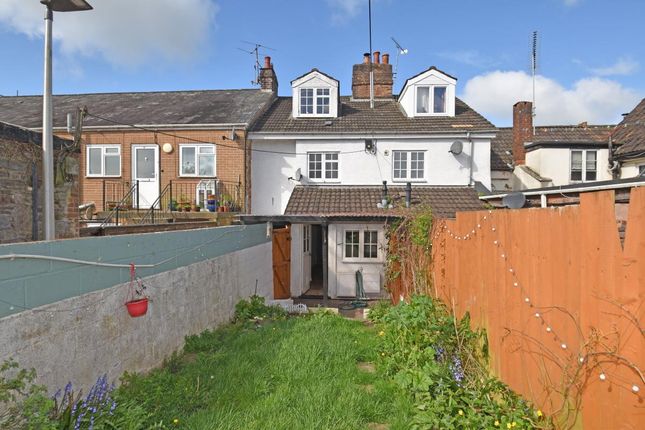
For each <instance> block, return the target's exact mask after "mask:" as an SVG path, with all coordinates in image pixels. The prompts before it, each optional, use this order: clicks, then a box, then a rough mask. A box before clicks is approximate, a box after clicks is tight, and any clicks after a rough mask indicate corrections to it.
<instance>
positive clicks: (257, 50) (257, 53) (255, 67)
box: [237, 40, 276, 85]
mask: <svg viewBox="0 0 645 430" xmlns="http://www.w3.org/2000/svg"><path fill="white" fill-rule="evenodd" d="M240 42H242V43H246V44H247V45H252V46H253V49H244V48H237V49H239V50H240V51H242V52H246V53H247V54H251V55H255V64H254V65H253V70H254V72H255V79H253V80H252V81H251V85H260V49H264V50H269V51H276V49H274V48H270V47H268V46H265V45H262V44H261V43H256V42H247V41H246V40H241V41H240Z"/></svg>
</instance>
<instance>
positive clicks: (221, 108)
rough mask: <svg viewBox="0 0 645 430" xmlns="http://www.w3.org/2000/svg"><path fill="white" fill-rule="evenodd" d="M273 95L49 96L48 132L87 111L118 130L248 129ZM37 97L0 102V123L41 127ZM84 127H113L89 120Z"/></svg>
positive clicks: (231, 92)
mask: <svg viewBox="0 0 645 430" xmlns="http://www.w3.org/2000/svg"><path fill="white" fill-rule="evenodd" d="M272 98H273V94H272V93H270V92H265V91H262V90H258V89H247V90H204V91H164V92H139V93H98V94H68V95H55V96H54V97H53V105H54V127H65V126H66V125H67V114H68V113H75V112H76V110H77V108H78V107H82V106H87V108H88V110H89V112H90V113H91V114H95V115H98V116H101V117H105V118H108V119H110V120H112V121H115V122H117V123H122V124H139V125H144V124H145V125H153V124H154V125H170V124H177V125H191V124H248V123H250V122H251V121H252V120H253V119H254V118H255V116H256V115H257V114H258V112H259V111H260V110H261V109H262V108H263V107H264V105H265V104H266V103H268V102H270V101H271V99H272ZM42 102H43V100H42V96H18V97H0V121H6V122H9V123H12V124H18V125H20V126H23V127H27V128H40V127H42ZM84 125H85V126H105V125H108V126H113V125H114V124H112V123H110V122H106V121H102V120H99V119H96V118H93V117H91V116H88V117H86V118H85V122H84Z"/></svg>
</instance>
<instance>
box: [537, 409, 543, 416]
mask: <svg viewBox="0 0 645 430" xmlns="http://www.w3.org/2000/svg"><path fill="white" fill-rule="evenodd" d="M542 415H543V414H542V411H541V410H539V409H538V411H537V416H538V417H541V416H542Z"/></svg>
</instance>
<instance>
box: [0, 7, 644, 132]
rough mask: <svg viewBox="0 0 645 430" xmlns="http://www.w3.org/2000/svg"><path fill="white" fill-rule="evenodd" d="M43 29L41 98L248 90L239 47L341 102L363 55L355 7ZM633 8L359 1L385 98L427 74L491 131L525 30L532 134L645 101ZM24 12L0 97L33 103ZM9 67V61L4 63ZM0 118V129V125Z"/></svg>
mask: <svg viewBox="0 0 645 430" xmlns="http://www.w3.org/2000/svg"><path fill="white" fill-rule="evenodd" d="M90 2H91V3H92V4H93V5H94V7H95V10H94V11H91V12H82V13H68V14H58V15H57V16H56V17H55V23H54V33H55V51H54V56H55V62H54V92H55V93H82V92H119V91H157V90H181V89H219V88H248V87H250V81H251V79H252V78H253V69H252V66H253V58H252V56H251V55H249V54H247V53H244V52H242V51H240V50H238V49H237V48H243V49H251V48H252V46H251V45H248V44H245V43H243V42H242V41H252V42H260V43H262V44H264V45H267V46H270V47H273V48H275V49H276V50H275V51H265V52H264V54H269V55H271V56H272V57H273V62H274V65H275V68H276V71H277V73H278V79H279V81H280V94H282V95H286V94H288V91H289V82H290V81H291V80H292V79H293V78H295V77H297V76H299V75H301V74H302V73H304V72H306V71H308V70H309V69H311V68H312V67H317V68H319V69H321V70H322V71H324V72H326V73H328V74H331V75H333V76H334V77H336V78H337V79H339V80H340V82H341V92H342V93H344V94H348V93H349V92H350V91H351V66H352V64H354V63H357V62H360V61H361V57H362V53H363V52H366V51H367V50H368V33H367V0H299V1H294V0H280V1H278V0H137V1H136V3H135V2H132V1H131V0H110V1H108V0H90ZM644 16H645V1H643V0H614V1H606V0H487V1H481V0H459V1H458V0H453V1H436V0H416V1H415V0H373V46H374V49H375V50H380V51H381V52H389V53H390V54H392V55H391V58H392V60H391V61H392V62H394V61H395V48H394V44H393V42H392V41H391V40H390V37H391V36H394V37H395V38H396V39H397V40H398V41H399V42H401V44H402V45H403V46H404V47H406V48H407V49H408V50H409V53H408V54H407V55H405V56H401V57H400V61H399V69H398V76H399V79H398V81H397V85H396V87H395V91H397V92H398V91H399V90H400V85H401V84H402V83H403V81H404V80H405V78H406V77H409V76H412V75H414V74H416V73H418V72H420V71H422V70H424V69H425V68H427V67H428V66H430V65H436V66H437V67H439V68H440V69H442V70H444V71H446V72H447V73H450V74H451V75H453V76H456V77H458V79H459V81H458V90H457V93H458V95H459V96H460V97H462V98H463V99H465V100H466V101H467V102H468V103H469V104H471V105H472V106H473V107H475V108H476V109H477V110H478V111H480V113H482V114H484V115H485V116H486V117H487V118H488V119H490V120H491V121H493V122H494V123H495V124H497V125H508V124H509V123H510V118H511V107H512V104H513V103H514V102H515V101H517V100H520V99H526V98H527V97H530V87H531V85H530V79H529V76H528V73H529V71H530V35H531V32H532V31H533V30H537V31H539V50H538V53H539V60H538V65H539V69H538V73H539V77H538V96H537V103H536V104H537V113H538V115H537V122H538V123H542V124H545V123H546V124H555V123H575V122H581V121H585V120H587V121H589V122H592V123H611V122H615V121H618V120H619V119H620V114H621V113H623V112H626V111H629V110H631V109H632V108H633V107H634V106H635V104H636V103H637V102H638V101H639V100H640V99H641V98H643V97H644V96H645V79H644V77H645V64H644V61H645V43H644V42H645V37H644V36H643V31H642V25H643V24H642V23H643V17H644ZM42 27H43V21H42V9H41V6H40V5H39V2H38V0H2V1H1V2H0V55H2V57H1V58H3V60H2V67H0V94H2V95H5V96H10V95H15V94H16V92H17V91H18V92H19V93H20V94H40V93H41V92H42V50H43V38H42ZM9 59H11V60H9ZM0 120H1V118H0Z"/></svg>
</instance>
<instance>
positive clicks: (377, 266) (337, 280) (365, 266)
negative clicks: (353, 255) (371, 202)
mask: <svg viewBox="0 0 645 430" xmlns="http://www.w3.org/2000/svg"><path fill="white" fill-rule="evenodd" d="M345 230H361V231H362V230H378V232H379V233H378V240H379V251H378V258H376V259H373V260H372V259H370V260H363V261H360V262H351V263H349V262H346V261H344V259H343V255H344V252H343V245H344V239H345ZM328 247H329V249H328V254H327V255H328V258H329V260H328V261H329V268H328V270H329V272H328V276H329V296H330V297H332V298H336V297H345V296H355V291H356V278H355V276H356V271H357V270H361V269H362V271H363V287H364V289H365V293H366V294H378V293H379V292H380V291H381V288H382V287H383V283H384V279H385V266H384V265H385V261H386V249H387V241H386V238H385V228H384V225H383V224H382V223H360V224H357V223H336V224H330V225H329V233H328Z"/></svg>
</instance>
